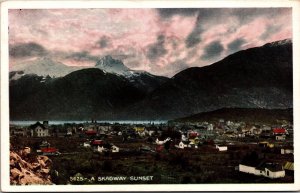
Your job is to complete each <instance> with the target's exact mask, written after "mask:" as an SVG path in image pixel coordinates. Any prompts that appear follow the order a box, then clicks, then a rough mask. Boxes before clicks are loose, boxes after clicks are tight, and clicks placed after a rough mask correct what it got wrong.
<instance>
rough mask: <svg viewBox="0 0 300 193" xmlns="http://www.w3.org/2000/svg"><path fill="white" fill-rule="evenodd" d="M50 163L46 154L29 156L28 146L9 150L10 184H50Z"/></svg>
mask: <svg viewBox="0 0 300 193" xmlns="http://www.w3.org/2000/svg"><path fill="white" fill-rule="evenodd" d="M51 164H52V162H51V160H50V159H49V158H48V157H47V156H31V153H30V149H29V148H26V149H24V150H21V151H19V152H17V151H10V184H11V185H33V184H36V185H37V184H39V185H46V184H48V185H49V184H52V182H51V177H50V174H49V172H50V167H51Z"/></svg>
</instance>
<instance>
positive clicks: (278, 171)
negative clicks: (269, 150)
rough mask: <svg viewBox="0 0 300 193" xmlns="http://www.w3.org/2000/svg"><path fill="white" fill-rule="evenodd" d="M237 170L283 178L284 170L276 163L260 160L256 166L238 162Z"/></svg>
mask: <svg viewBox="0 0 300 193" xmlns="http://www.w3.org/2000/svg"><path fill="white" fill-rule="evenodd" d="M239 171H240V172H244V173H249V174H254V175H257V176H265V177H267V178H283V177H284V176H285V171H284V169H283V167H282V166H281V165H279V164H277V163H267V162H262V163H261V164H259V165H258V166H256V167H255V166H252V165H247V164H240V165H239Z"/></svg>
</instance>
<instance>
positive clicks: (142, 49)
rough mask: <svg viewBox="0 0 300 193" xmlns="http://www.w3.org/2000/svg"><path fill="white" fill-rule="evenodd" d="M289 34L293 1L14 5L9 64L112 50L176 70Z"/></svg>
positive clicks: (129, 60) (76, 59)
mask: <svg viewBox="0 0 300 193" xmlns="http://www.w3.org/2000/svg"><path fill="white" fill-rule="evenodd" d="M286 38H292V10H291V9H290V8H199V9H186V8H185V9H144V8H143V9H22V10H20V9H14V10H9V46H10V66H12V65H17V64H19V63H22V62H25V61H29V60H35V59H37V58H39V57H48V58H52V59H53V60H54V61H59V62H62V63H64V64H66V65H72V66H76V65H77V66H78V65H85V66H94V65H95V63H96V61H97V60H98V59H99V58H101V57H103V56H105V55H111V56H113V57H114V58H116V59H120V60H122V61H123V62H124V64H125V65H126V66H127V67H129V68H131V69H135V70H146V71H149V72H150V73H153V74H156V75H165V76H172V75H174V74H175V73H177V72H179V71H180V70H182V69H185V68H188V67H192V66H205V65H209V64H212V63H213V62H216V61H218V60H220V59H222V58H224V57H226V56H227V55H229V54H231V53H234V52H236V51H239V50H243V49H247V48H250V47H256V46H261V45H263V44H265V43H268V42H272V41H277V40H282V39H286Z"/></svg>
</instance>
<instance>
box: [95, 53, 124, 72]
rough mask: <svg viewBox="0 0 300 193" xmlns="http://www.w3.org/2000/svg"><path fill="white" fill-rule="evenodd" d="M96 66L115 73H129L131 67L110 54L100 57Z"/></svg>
mask: <svg viewBox="0 0 300 193" xmlns="http://www.w3.org/2000/svg"><path fill="white" fill-rule="evenodd" d="M95 67H96V68H100V69H101V70H105V71H107V72H110V73H115V74H121V75H127V74H129V73H130V72H129V71H130V69H129V68H128V67H126V66H125V65H124V63H123V62H122V61H121V60H117V59H114V58H112V57H111V56H110V55H107V56H104V57H102V58H100V60H98V61H97V63H96V65H95Z"/></svg>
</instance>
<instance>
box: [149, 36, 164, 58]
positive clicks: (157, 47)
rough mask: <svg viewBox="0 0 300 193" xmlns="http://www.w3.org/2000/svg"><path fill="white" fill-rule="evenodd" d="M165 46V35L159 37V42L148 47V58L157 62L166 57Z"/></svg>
mask: <svg viewBox="0 0 300 193" xmlns="http://www.w3.org/2000/svg"><path fill="white" fill-rule="evenodd" d="M164 44H165V36H164V35H159V36H157V41H156V42H155V43H154V44H151V45H150V46H149V47H148V50H147V57H148V58H149V59H150V60H151V61H156V59H158V58H159V57H161V56H164V55H165V54H166V53H167V50H166V48H165V46H164Z"/></svg>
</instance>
